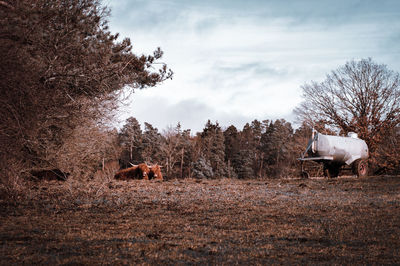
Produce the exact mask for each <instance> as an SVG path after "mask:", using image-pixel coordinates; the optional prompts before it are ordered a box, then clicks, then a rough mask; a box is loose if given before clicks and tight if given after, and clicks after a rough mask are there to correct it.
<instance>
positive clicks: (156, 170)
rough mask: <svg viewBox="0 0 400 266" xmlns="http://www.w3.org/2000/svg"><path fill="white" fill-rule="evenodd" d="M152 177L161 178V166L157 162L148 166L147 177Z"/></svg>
mask: <svg viewBox="0 0 400 266" xmlns="http://www.w3.org/2000/svg"><path fill="white" fill-rule="evenodd" d="M153 178H154V179H158V180H163V176H162V174H161V167H160V166H159V165H157V164H156V165H152V166H150V172H149V179H153Z"/></svg>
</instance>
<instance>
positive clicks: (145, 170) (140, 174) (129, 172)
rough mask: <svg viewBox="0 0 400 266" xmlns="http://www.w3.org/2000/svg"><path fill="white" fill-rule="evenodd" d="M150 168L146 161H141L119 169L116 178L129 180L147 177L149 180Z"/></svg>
mask: <svg viewBox="0 0 400 266" xmlns="http://www.w3.org/2000/svg"><path fill="white" fill-rule="evenodd" d="M149 172H150V169H149V167H148V166H147V164H145V163H141V164H139V165H135V166H133V167H130V168H126V169H122V170H119V171H118V172H117V173H116V174H115V176H114V178H115V179H120V180H127V179H142V178H143V179H146V180H148V179H149V177H148V175H149Z"/></svg>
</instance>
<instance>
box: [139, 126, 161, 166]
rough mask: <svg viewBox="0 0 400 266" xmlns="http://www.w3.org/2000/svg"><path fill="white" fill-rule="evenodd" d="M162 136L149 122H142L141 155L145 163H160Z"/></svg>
mask: <svg viewBox="0 0 400 266" xmlns="http://www.w3.org/2000/svg"><path fill="white" fill-rule="evenodd" d="M164 141H165V140H164V138H163V137H162V136H161V134H160V133H158V129H157V128H155V127H153V126H152V125H151V124H149V123H147V122H145V123H144V132H143V135H142V147H143V151H142V157H143V159H144V161H145V162H147V163H161V162H162V161H163V157H164V155H163V153H162V151H161V146H162V143H163V142H164Z"/></svg>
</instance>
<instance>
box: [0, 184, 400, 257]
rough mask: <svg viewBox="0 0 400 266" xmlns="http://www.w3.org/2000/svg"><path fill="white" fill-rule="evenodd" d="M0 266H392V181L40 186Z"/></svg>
mask: <svg viewBox="0 0 400 266" xmlns="http://www.w3.org/2000/svg"><path fill="white" fill-rule="evenodd" d="M33 186H34V187H33V189H32V190H31V192H29V193H28V194H27V195H26V196H25V197H24V198H18V199H17V198H16V200H17V201H18V204H15V203H14V204H12V203H10V202H9V200H6V197H5V196H4V191H2V194H1V196H2V197H1V199H0V264H2V265H10V264H49V265H52V264H91V265H92V264H117V265H119V264H178V265H181V264H228V265H231V264H282V263H284V264H400V177H394V176H385V177H369V178H363V179H357V178H352V177H348V178H338V179H308V180H299V179H297V180H296V179H287V180H286V179H285V180H230V179H223V180H194V179H187V180H169V181H164V182H157V181H144V180H136V181H130V182H126V181H114V180H106V179H105V180H103V181H102V182H99V181H97V182H94V181H92V182H88V183H85V184H84V185H82V184H79V183H77V182H74V181H67V182H64V183H63V182H56V181H51V182H43V183H36V184H34V185H33Z"/></svg>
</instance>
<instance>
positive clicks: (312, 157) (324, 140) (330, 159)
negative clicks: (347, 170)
mask: <svg viewBox="0 0 400 266" xmlns="http://www.w3.org/2000/svg"><path fill="white" fill-rule="evenodd" d="M367 159H368V146H367V143H365V141H364V140H362V139H360V138H358V136H357V134H356V133H354V132H349V133H348V134H347V137H340V136H331V135H324V134H321V133H318V132H317V131H315V130H313V132H312V136H311V139H310V140H309V142H308V145H307V149H306V151H305V152H304V153H303V154H302V156H301V158H299V160H300V161H301V170H302V176H303V177H305V178H308V177H309V174H308V173H307V172H306V171H304V164H303V163H304V161H316V162H319V163H323V165H324V175H325V176H327V177H337V176H338V175H339V172H340V170H341V169H342V168H343V167H344V166H346V165H347V166H350V167H351V169H352V171H353V173H354V174H355V175H357V176H359V177H364V176H367V174H368V161H367Z"/></svg>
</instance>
